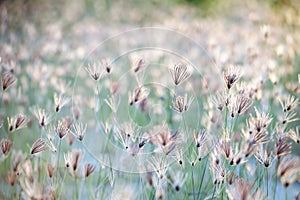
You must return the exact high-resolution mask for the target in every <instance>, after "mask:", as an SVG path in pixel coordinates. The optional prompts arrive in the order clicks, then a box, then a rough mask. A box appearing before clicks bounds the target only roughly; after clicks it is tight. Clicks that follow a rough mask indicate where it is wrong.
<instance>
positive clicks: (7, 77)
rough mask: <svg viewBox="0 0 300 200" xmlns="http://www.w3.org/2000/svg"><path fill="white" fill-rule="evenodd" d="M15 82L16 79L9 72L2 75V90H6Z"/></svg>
mask: <svg viewBox="0 0 300 200" xmlns="http://www.w3.org/2000/svg"><path fill="white" fill-rule="evenodd" d="M15 82H16V78H15V77H14V75H13V74H11V73H10V72H4V73H3V74H2V90H3V91H5V90H7V89H8V88H9V87H10V86H12V85H13V84H14V83H15Z"/></svg>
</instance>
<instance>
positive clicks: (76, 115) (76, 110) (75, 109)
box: [72, 106, 81, 120]
mask: <svg viewBox="0 0 300 200" xmlns="http://www.w3.org/2000/svg"><path fill="white" fill-rule="evenodd" d="M72 114H73V118H74V119H75V120H79V118H80V116H81V110H80V108H79V106H73V107H72Z"/></svg>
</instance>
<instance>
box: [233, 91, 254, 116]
mask: <svg viewBox="0 0 300 200" xmlns="http://www.w3.org/2000/svg"><path fill="white" fill-rule="evenodd" d="M235 103H236V112H237V114H238V115H240V114H243V113H244V112H245V111H246V110H248V108H249V107H250V106H251V105H252V101H251V99H250V98H248V97H246V96H244V95H239V96H238V97H237V99H236V102H235Z"/></svg>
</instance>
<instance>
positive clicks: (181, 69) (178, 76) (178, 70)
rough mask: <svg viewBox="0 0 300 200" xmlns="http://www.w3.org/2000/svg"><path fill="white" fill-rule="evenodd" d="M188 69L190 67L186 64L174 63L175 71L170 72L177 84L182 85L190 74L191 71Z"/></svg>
mask: <svg viewBox="0 0 300 200" xmlns="http://www.w3.org/2000/svg"><path fill="white" fill-rule="evenodd" d="M187 70H188V67H187V65H186V64H183V63H177V64H175V65H174V69H173V71H170V72H171V75H172V79H173V81H174V84H175V85H180V84H181V83H182V82H184V81H185V80H186V79H187V78H188V77H189V76H190V73H189V72H188V71H187Z"/></svg>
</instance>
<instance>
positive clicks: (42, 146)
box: [30, 138, 48, 155]
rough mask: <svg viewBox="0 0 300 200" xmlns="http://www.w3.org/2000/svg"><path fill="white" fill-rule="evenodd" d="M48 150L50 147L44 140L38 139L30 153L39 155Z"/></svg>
mask: <svg viewBox="0 0 300 200" xmlns="http://www.w3.org/2000/svg"><path fill="white" fill-rule="evenodd" d="M47 149H48V146H47V144H46V142H45V140H44V139H43V138H39V139H37V140H36V141H35V142H34V143H33V144H32V146H31V149H30V153H31V154H32V155H33V154H37V153H40V152H43V151H45V150H47Z"/></svg>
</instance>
